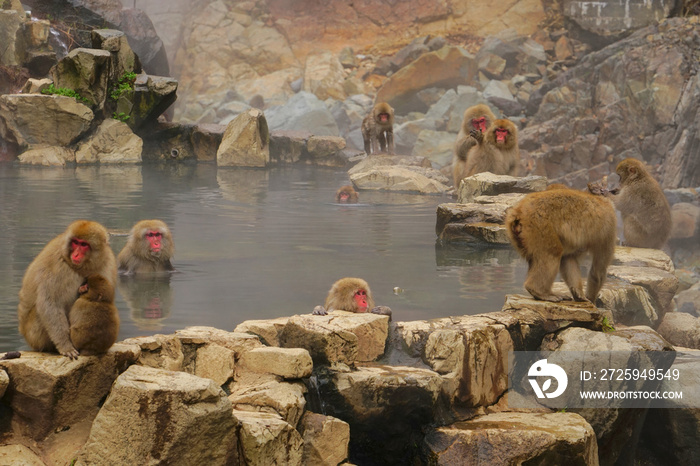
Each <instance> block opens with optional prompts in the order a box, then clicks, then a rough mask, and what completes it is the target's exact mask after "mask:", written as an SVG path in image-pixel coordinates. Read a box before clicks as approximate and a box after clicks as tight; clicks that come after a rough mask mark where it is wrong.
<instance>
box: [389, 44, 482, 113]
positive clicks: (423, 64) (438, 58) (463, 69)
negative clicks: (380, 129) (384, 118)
mask: <svg viewBox="0 0 700 466" xmlns="http://www.w3.org/2000/svg"><path fill="white" fill-rule="evenodd" d="M477 67H478V64H477V62H476V60H475V59H474V57H473V56H472V55H470V54H469V53H467V52H466V51H465V50H464V49H462V48H460V47H453V46H446V47H443V48H442V49H440V50H438V51H435V52H429V53H426V54H424V55H421V56H420V57H419V58H418V59H417V60H415V61H414V62H412V63H411V64H409V65H408V66H406V67H404V68H402V69H400V70H399V71H397V72H396V73H395V74H393V75H392V76H391V77H390V78H389V79H388V80H387V81H386V82H385V83H384V85H383V86H382V87H381V88H380V89H379V91H378V92H377V97H376V101H377V102H388V103H389V105H391V106H392V107H394V109H395V110H396V112H397V113H407V112H409V111H413V110H417V111H422V110H426V109H425V107H424V104H422V103H420V101H417V100H416V99H415V98H413V96H414V94H416V93H417V92H418V91H420V90H421V89H426V88H429V87H456V86H458V85H460V84H470V83H472V80H473V79H474V77H475V76H476V71H477Z"/></svg>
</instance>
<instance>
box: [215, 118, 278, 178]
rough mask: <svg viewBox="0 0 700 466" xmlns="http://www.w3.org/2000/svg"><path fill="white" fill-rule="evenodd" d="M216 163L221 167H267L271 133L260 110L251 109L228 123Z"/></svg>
mask: <svg viewBox="0 0 700 466" xmlns="http://www.w3.org/2000/svg"><path fill="white" fill-rule="evenodd" d="M216 163H217V165H218V166H220V167H227V166H228V167H233V166H239V167H265V166H266V165H267V164H268V163H270V133H269V130H268V128H267V121H266V120H265V115H263V113H262V112H261V111H260V110H258V109H250V110H248V111H247V112H245V113H242V114H240V115H238V116H237V117H236V118H235V119H234V120H233V121H231V123H229V124H228V126H227V127H226V132H224V136H223V139H222V140H221V145H219V150H218V151H217V153H216Z"/></svg>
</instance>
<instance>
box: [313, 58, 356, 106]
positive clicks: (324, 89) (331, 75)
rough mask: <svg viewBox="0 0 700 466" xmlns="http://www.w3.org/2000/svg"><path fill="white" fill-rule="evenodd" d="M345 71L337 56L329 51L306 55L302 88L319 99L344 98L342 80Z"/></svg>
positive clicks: (343, 79)
mask: <svg viewBox="0 0 700 466" xmlns="http://www.w3.org/2000/svg"><path fill="white" fill-rule="evenodd" d="M344 81H345V72H344V70H343V65H341V64H340V60H338V57H337V56H336V55H334V54H333V53H331V52H323V53H319V54H312V55H309V56H308V57H306V68H305V70H304V90H305V91H307V92H311V93H312V94H314V95H315V96H316V97H318V98H319V99H321V100H326V99H328V98H331V99H335V100H345V98H346V97H347V95H345V90H344V89H343V82H344Z"/></svg>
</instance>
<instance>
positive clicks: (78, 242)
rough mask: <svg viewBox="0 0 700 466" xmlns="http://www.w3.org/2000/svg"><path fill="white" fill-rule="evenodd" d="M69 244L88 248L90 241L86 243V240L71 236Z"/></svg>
mask: <svg viewBox="0 0 700 466" xmlns="http://www.w3.org/2000/svg"><path fill="white" fill-rule="evenodd" d="M70 244H71V245H72V246H75V247H79V248H89V247H90V243H88V242H87V241H83V240H81V239H77V238H73V239H72V240H70Z"/></svg>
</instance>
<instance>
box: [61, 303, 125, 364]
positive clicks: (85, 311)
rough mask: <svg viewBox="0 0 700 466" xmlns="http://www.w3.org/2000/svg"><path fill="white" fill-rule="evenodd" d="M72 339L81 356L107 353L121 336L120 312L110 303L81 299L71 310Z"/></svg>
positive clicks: (69, 318)
mask: <svg viewBox="0 0 700 466" xmlns="http://www.w3.org/2000/svg"><path fill="white" fill-rule="evenodd" d="M68 320H69V322H70V338H71V341H72V342H73V346H75V348H76V349H77V350H78V351H80V353H81V354H84V355H91V354H101V353H105V352H106V351H107V350H108V349H109V348H110V347H111V346H112V345H113V344H114V343H115V342H116V341H117V336H118V335H119V324H120V321H119V311H118V310H117V308H116V306H115V305H114V304H112V303H109V302H94V301H89V300H87V299H85V298H79V299H78V300H77V301H76V302H75V304H74V305H73V307H72V308H71V310H70V313H69V316H68Z"/></svg>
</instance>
